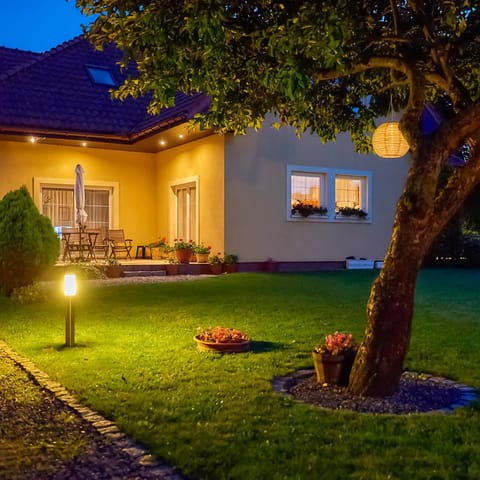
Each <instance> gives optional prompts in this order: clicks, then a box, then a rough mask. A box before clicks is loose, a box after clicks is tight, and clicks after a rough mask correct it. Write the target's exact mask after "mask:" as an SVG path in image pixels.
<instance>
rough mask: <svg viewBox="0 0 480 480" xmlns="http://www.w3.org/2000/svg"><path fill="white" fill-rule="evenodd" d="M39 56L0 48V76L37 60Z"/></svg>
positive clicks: (23, 51) (14, 49)
mask: <svg viewBox="0 0 480 480" xmlns="http://www.w3.org/2000/svg"><path fill="white" fill-rule="evenodd" d="M40 55H41V54H40V53H35V52H29V51H25V50H18V49H16V48H7V47H2V46H0V76H1V75H3V74H5V73H7V72H9V71H10V70H13V69H15V68H18V67H20V66H23V65H25V64H27V63H29V62H31V61H32V60H35V59H36V58H38V57H39V56H40Z"/></svg>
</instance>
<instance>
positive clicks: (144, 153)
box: [0, 37, 408, 270]
mask: <svg viewBox="0 0 480 480" xmlns="http://www.w3.org/2000/svg"><path fill="white" fill-rule="evenodd" d="M119 58H120V53H119V52H118V51H117V50H116V49H115V48H113V47H107V48H105V49H104V50H103V51H102V52H98V51H94V50H93V48H92V47H91V46H90V44H89V43H88V42H87V41H86V40H85V39H84V38H83V37H77V38H76V39H73V40H71V41H70V42H67V43H65V44H62V45H61V46H59V47H57V48H55V49H52V50H50V51H48V52H45V53H43V54H34V53H32V52H22V51H19V50H12V49H7V48H3V47H0V198H1V197H3V195H4V194H5V193H7V192H8V191H10V190H13V189H16V188H18V187H20V186H21V185H26V186H27V187H28V188H29V190H30V191H31V194H32V196H33V198H34V201H35V203H36V205H37V207H38V208H39V210H40V211H41V212H42V213H44V214H45V215H47V216H48V217H49V218H50V219H51V220H52V224H53V226H54V227H56V228H57V230H58V231H61V229H62V228H64V227H72V226H75V215H74V201H73V186H74V182H75V166H76V165H77V164H81V165H82V167H83V169H84V172H85V174H84V180H85V187H86V207H85V209H86V211H87V213H88V220H87V226H88V227H91V228H98V229H102V230H107V229H109V228H122V229H124V231H125V233H126V235H127V236H128V237H130V238H132V239H133V240H134V244H136V245H139V244H148V243H150V242H152V241H154V240H155V239H157V238H158V237H163V236H165V237H167V238H168V239H169V240H170V241H172V240H173V239H174V238H184V239H188V240H190V239H191V240H195V241H197V242H203V243H204V244H208V245H211V246H212V248H213V250H214V251H220V252H226V253H235V254H237V255H238V256H239V258H240V262H242V265H243V268H244V269H245V270H248V269H258V268H261V266H262V265H263V262H265V261H266V260H267V259H274V260H275V261H277V262H281V265H282V268H283V270H295V269H305V268H318V267H320V266H322V267H326V266H329V265H332V266H340V265H343V262H344V260H345V258H346V257H348V256H355V257H365V258H371V259H376V260H380V259H382V258H383V256H384V253H385V249H386V246H387V242H388V240H389V238H390V234H391V227H392V221H393V214H394V209H395V203H396V200H397V198H398V196H399V195H400V192H401V187H402V185H403V182H404V179H405V176H406V172H407V167H408V165H407V162H408V159H407V158H402V159H380V158H378V157H376V156H374V155H359V154H357V153H355V152H354V150H353V146H352V144H351V142H350V139H349V138H348V136H346V135H345V136H340V137H339V138H338V140H337V142H335V143H331V144H326V145H322V144H321V143H320V141H319V140H318V138H317V137H315V136H311V135H305V136H303V137H302V138H301V139H298V138H297V137H296V136H295V134H294V132H293V131H292V130H290V129H288V128H282V129H281V130H279V131H277V130H274V129H272V128H270V127H269V126H268V123H269V122H268V119H267V121H266V126H265V127H264V128H263V129H262V130H261V131H260V132H253V131H251V132H248V134H247V135H245V136H239V137H235V136H233V135H219V134H217V133H215V132H212V131H198V130H197V131H195V130H192V129H190V128H189V127H188V123H187V122H188V121H189V120H190V119H191V118H192V117H193V115H195V114H196V113H198V112H202V111H205V110H206V109H208V105H209V99H208V97H206V96H204V95H202V94H192V95H183V94H177V97H176V104H175V106H174V107H172V108H169V109H165V110H164V111H162V112H161V113H160V114H159V115H155V116H152V115H149V114H147V106H148V103H149V98H148V97H145V98H140V99H127V100H126V101H124V102H120V101H117V100H112V99H111V97H110V93H109V91H110V90H111V89H112V88H115V86H118V85H120V84H121V83H122V82H123V80H124V79H125V78H126V76H127V75H129V74H132V73H134V69H133V68H132V69H130V70H126V71H120V70H119V68H118V67H117V66H116V61H118V59H119ZM301 206H307V207H308V208H310V210H308V211H305V210H302V209H301V208H300V207H301ZM349 209H350V210H349ZM352 211H353V212H354V213H356V212H359V211H361V212H363V215H364V216H360V217H359V216H356V215H353V216H348V215H347V214H348V213H352ZM307 214H308V215H307ZM134 251H135V250H134Z"/></svg>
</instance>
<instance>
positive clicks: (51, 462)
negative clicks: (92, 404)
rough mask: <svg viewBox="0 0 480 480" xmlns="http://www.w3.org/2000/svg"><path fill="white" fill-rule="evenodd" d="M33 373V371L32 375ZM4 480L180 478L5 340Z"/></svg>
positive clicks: (1, 361) (0, 353)
mask: <svg viewBox="0 0 480 480" xmlns="http://www.w3.org/2000/svg"><path fill="white" fill-rule="evenodd" d="M29 372H32V373H33V375H32V374H31V373H29ZM0 478H1V479H2V480H86V479H95V480H112V479H116V480H130V479H138V480H140V479H144V480H151V479H157V480H158V479H161V480H181V479H182V477H181V475H180V474H179V473H178V472H176V471H175V470H174V469H172V468H170V467H169V466H168V465H166V464H164V463H161V462H159V461H158V460H157V459H155V458H154V457H152V456H151V455H149V454H148V452H147V451H145V450H144V449H143V448H142V447H141V446H140V445H137V444H135V443H134V442H133V441H132V440H131V439H129V438H128V437H127V436H126V435H124V434H123V433H121V432H120V431H119V430H118V429H117V427H116V426H115V425H114V424H113V423H112V422H110V421H108V420H106V419H105V418H103V417H101V416H100V415H98V414H97V413H96V412H93V411H92V410H90V409H88V408H85V407H83V406H81V405H80V404H78V403H77V402H76V401H75V399H74V398H73V397H71V396H70V395H69V394H68V392H67V391H66V390H65V389H64V388H63V387H62V386H61V385H59V384H57V383H56V382H52V381H51V380H49V378H48V377H47V376H46V375H45V374H43V373H42V372H40V371H38V370H37V369H36V368H35V367H34V366H33V365H32V364H31V363H30V362H29V361H28V360H27V359H25V358H23V357H21V356H19V355H17V354H16V353H15V352H14V351H12V350H11V349H10V348H9V347H8V346H7V345H6V344H4V343H3V342H0Z"/></svg>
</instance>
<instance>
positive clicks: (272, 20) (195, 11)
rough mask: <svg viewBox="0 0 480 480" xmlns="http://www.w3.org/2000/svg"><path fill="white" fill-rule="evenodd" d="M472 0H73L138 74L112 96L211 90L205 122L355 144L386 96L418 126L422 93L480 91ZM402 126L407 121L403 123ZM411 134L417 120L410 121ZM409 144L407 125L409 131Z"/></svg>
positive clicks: (444, 96)
mask: <svg viewBox="0 0 480 480" xmlns="http://www.w3.org/2000/svg"><path fill="white" fill-rule="evenodd" d="M474 4H475V2H473V1H464V0H455V1H451V0H448V1H398V0H397V1H394V0H384V1H367V0H363V1H356V2H351V1H349V0H339V1H337V2H335V3H332V2H331V1H328V0H281V1H277V0H263V1H250V0H234V1H225V0H209V1H179V0H161V1H132V0H95V1H92V0H77V5H78V6H80V7H82V11H83V12H84V13H86V14H97V15H98V18H97V19H96V21H95V23H94V26H93V27H92V28H91V32H90V33H91V35H90V36H91V38H92V39H93V40H94V41H95V42H96V43H97V45H101V44H102V43H104V42H115V43H116V44H117V45H118V47H119V48H120V49H121V50H123V52H125V59H124V60H125V63H127V62H128V61H129V60H134V61H135V62H136V63H137V66H138V72H139V75H138V77H137V78H131V79H130V80H129V81H128V82H127V83H126V84H125V85H123V86H121V87H120V89H119V90H118V92H117V96H118V97H119V98H124V97H125V96H127V95H133V96H138V95H142V94H144V93H147V92H152V94H153V98H152V104H151V109H152V111H158V110H159V109H160V108H162V107H165V106H171V105H172V104H173V101H174V96H175V93H176V92H177V91H183V92H186V93H188V92H192V91H202V92H204V93H206V94H208V95H210V96H211V98H212V105H211V108H210V111H209V113H208V114H207V115H206V116H205V117H204V118H203V119H202V122H201V123H202V125H204V126H215V127H219V128H221V129H223V130H225V131H234V132H237V133H238V132H243V131H244V130H245V128H246V127H254V128H258V127H259V126H260V125H261V123H262V122H263V119H264V117H265V115H266V113H268V112H270V111H275V112H276V113H277V114H278V124H277V126H278V125H281V124H289V125H293V126H295V127H296V128H297V129H298V131H299V132H303V131H305V130H306V129H311V130H312V131H313V132H315V133H317V134H318V135H319V136H320V138H321V139H322V140H324V141H328V140H333V139H334V138H335V135H336V134H338V133H339V132H341V131H349V132H350V133H351V134H352V136H353V138H354V139H355V141H356V144H357V146H358V148H360V149H362V150H365V149H367V148H368V147H369V145H370V142H369V140H368V138H367V139H365V137H364V135H363V134H364V133H365V132H368V131H371V130H372V128H373V121H374V119H375V118H377V117H378V116H379V115H382V114H385V113H386V109H387V108H388V105H389V99H390V96H392V98H393V101H394V104H395V107H396V108H397V109H400V108H405V107H408V111H409V112H410V113H411V116H412V120H411V121H412V122H413V123H414V124H418V123H419V115H420V110H421V107H422V103H423V102H424V101H438V100H443V101H444V102H446V104H447V107H448V108H457V109H458V108H460V107H464V106H465V105H467V104H469V103H471V102H472V101H476V100H477V99H478V96H479V93H480V82H479V78H480V75H479V74H480V61H479V60H480V36H479V34H478V32H479V31H480V14H479V9H478V7H476V6H475V5H474ZM404 128H405V130H408V128H406V127H404ZM410 130H411V131H412V132H414V129H413V128H410ZM406 136H407V137H408V140H409V143H410V144H411V145H412V146H415V145H416V141H415V133H408V132H406Z"/></svg>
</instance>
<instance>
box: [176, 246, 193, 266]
mask: <svg viewBox="0 0 480 480" xmlns="http://www.w3.org/2000/svg"><path fill="white" fill-rule="evenodd" d="M175 255H176V256H177V260H178V262H179V263H190V258H191V256H192V249H191V248H177V249H176V250H175Z"/></svg>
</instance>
